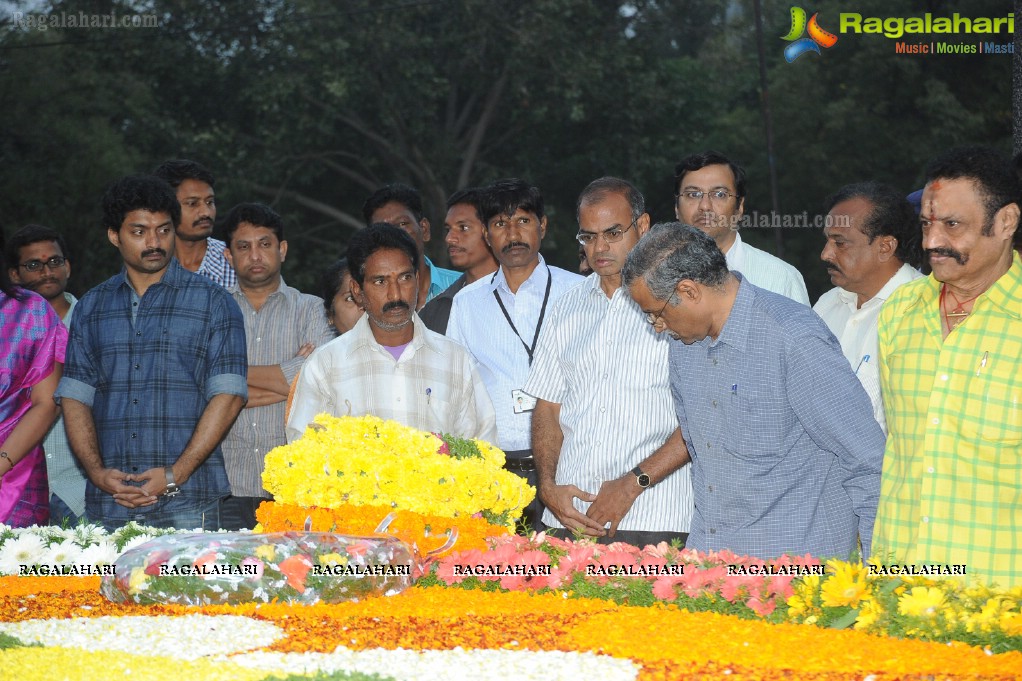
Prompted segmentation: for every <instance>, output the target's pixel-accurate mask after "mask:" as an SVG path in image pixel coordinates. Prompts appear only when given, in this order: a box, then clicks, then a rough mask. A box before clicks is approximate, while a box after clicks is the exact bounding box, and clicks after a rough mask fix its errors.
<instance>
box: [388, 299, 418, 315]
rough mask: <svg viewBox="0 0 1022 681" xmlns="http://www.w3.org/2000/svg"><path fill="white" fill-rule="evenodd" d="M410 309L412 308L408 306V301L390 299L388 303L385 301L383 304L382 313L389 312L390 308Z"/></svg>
mask: <svg viewBox="0 0 1022 681" xmlns="http://www.w3.org/2000/svg"><path fill="white" fill-rule="evenodd" d="M410 309H412V308H411V307H409V306H408V303H406V302H405V301H403V300H392V301H390V302H389V303H385V304H384V306H383V312H384V313H387V312H390V311H391V310H410Z"/></svg>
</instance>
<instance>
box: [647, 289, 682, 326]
mask: <svg viewBox="0 0 1022 681" xmlns="http://www.w3.org/2000/svg"><path fill="white" fill-rule="evenodd" d="M675 293H677V291H673V292H672V293H671V295H670V297H669V298H668V299H667V300H666V301H665V302H664V306H663V307H662V308H660V311H659V312H657V313H656V314H655V315H654V314H653V313H651V312H647V313H646V321H647V322H649V323H650V324H651V325H652V326H656V325H657V322H659V321H660V318H661V317H663V316H664V310H666V309H667V306H668V305H670V303H671V300H673V299H674V294H675Z"/></svg>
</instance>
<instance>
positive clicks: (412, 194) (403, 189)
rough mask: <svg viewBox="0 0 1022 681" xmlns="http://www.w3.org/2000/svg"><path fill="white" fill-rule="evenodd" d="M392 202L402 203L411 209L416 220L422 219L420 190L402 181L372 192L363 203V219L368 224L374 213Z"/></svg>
mask: <svg viewBox="0 0 1022 681" xmlns="http://www.w3.org/2000/svg"><path fill="white" fill-rule="evenodd" d="M391 202H394V203H400V204H401V205H402V206H404V207H405V208H407V209H408V210H410V211H411V212H412V215H414V216H415V219H416V220H421V219H422V216H423V212H422V196H420V195H419V190H417V189H416V188H415V187H410V186H408V185H407V184H402V183H400V182H394V183H392V184H388V185H386V186H384V187H380V188H379V189H377V190H376V191H374V192H373V193H372V194H370V195H369V198H367V199H366V200H365V203H363V204H362V219H363V220H365V223H366V224H367V225H368V224H369V223H370V222H371V221H372V219H373V213H375V212H376V211H377V210H379V209H380V208H382V207H383V206H386V205H387V204H388V203H391Z"/></svg>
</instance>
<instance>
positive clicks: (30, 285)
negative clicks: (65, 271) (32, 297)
mask: <svg viewBox="0 0 1022 681" xmlns="http://www.w3.org/2000/svg"><path fill="white" fill-rule="evenodd" d="M59 283H60V282H58V281H57V280H56V279H54V278H53V277H47V278H46V279H36V280H35V281H33V282H29V283H28V284H24V286H25V287H26V288H29V289H32V290H35V289H36V288H41V287H43V286H46V285H47V284H59Z"/></svg>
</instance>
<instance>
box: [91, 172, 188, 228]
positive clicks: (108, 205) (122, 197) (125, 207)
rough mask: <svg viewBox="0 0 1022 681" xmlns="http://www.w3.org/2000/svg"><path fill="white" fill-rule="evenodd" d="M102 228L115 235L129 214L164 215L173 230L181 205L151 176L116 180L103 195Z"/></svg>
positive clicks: (171, 191)
mask: <svg viewBox="0 0 1022 681" xmlns="http://www.w3.org/2000/svg"><path fill="white" fill-rule="evenodd" d="M102 206H103V218H102V222H103V227H104V229H112V230H114V231H115V232H117V231H119V230H120V229H121V225H122V224H124V218H125V217H127V215H128V213H130V212H131V211H133V210H145V211H149V212H150V213H166V214H167V215H169V216H170V220H171V222H173V223H174V228H175V229H177V225H178V223H180V222H181V204H180V203H178V202H177V195H175V194H174V190H173V189H172V188H171V186H170V185H169V184H167V183H166V182H165V181H164V180H161V179H160V178H158V177H156V176H155V175H128V176H127V177H122V178H121V179H119V180H117V181H116V182H114V183H113V184H111V185H110V186H109V187H107V190H106V192H105V193H104V194H103V200H102Z"/></svg>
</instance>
